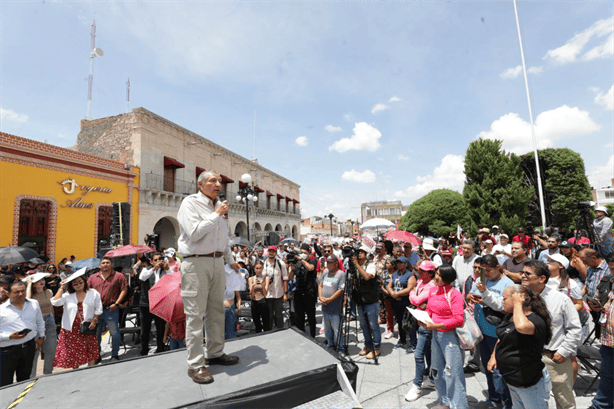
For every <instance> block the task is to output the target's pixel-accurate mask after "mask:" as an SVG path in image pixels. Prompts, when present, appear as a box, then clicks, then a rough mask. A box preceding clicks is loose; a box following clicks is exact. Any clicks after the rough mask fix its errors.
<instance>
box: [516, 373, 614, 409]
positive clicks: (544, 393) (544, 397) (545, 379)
mask: <svg viewBox="0 0 614 409" xmlns="http://www.w3.org/2000/svg"><path fill="white" fill-rule="evenodd" d="M543 374H544V375H543V376H542V378H541V379H540V380H539V382H537V383H536V384H535V385H533V386H529V387H528V388H517V387H515V386H512V385H508V388H509V390H510V395H511V397H512V403H513V404H514V406H513V407H514V409H548V399H550V389H552V384H551V383H550V374H549V373H548V368H544V370H543ZM611 389H612V384H611V383H610V390H611ZM609 407H611V406H609ZM604 408H605V406H604Z"/></svg>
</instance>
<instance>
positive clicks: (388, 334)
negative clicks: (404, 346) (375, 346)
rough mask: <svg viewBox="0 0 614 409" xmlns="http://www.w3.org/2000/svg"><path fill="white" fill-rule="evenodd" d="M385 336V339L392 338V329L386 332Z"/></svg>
mask: <svg viewBox="0 0 614 409" xmlns="http://www.w3.org/2000/svg"><path fill="white" fill-rule="evenodd" d="M384 338H385V339H390V338H392V332H391V331H388V332H386V335H384Z"/></svg>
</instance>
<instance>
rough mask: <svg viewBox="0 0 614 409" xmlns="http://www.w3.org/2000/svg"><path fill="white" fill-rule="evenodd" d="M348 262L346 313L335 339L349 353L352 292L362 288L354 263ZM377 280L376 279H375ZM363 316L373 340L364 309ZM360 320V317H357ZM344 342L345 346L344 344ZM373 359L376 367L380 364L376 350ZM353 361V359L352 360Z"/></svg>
mask: <svg viewBox="0 0 614 409" xmlns="http://www.w3.org/2000/svg"><path fill="white" fill-rule="evenodd" d="M345 261H347V268H346V271H345V290H344V292H343V296H344V300H347V304H345V312H344V314H342V315H341V319H340V320H339V328H338V331H337V337H336V339H335V344H336V345H337V346H338V347H339V349H342V350H344V351H346V353H347V351H348V344H349V342H350V317H351V316H352V300H353V297H352V290H353V289H354V288H355V287H358V286H360V280H357V279H356V275H357V274H358V270H357V268H356V266H355V265H354V262H353V261H352V259H351V258H349V257H348V258H346V259H345V260H344V262H345ZM374 279H375V278H374ZM362 316H363V319H364V322H365V323H366V325H367V331H369V337H370V338H371V340H374V338H373V330H372V329H371V325H369V317H368V315H367V310H366V309H365V308H364V307H363V308H362ZM357 320H358V317H357ZM355 330H356V333H357V334H358V323H356V325H355ZM365 341H366V340H365ZM342 342H343V344H342ZM373 359H374V363H375V365H378V364H379V358H378V356H377V354H376V353H375V348H374V349H373ZM350 360H351V358H350Z"/></svg>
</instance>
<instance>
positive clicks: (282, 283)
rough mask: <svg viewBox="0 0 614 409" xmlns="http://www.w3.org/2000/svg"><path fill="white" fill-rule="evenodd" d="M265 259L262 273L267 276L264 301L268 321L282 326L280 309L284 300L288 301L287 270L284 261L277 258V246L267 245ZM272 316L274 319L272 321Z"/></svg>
mask: <svg viewBox="0 0 614 409" xmlns="http://www.w3.org/2000/svg"><path fill="white" fill-rule="evenodd" d="M267 257H268V258H267V259H266V260H265V262H264V275H265V276H266V277H269V280H270V285H269V291H267V295H266V302H267V306H268V308H269V322H270V323H271V327H272V326H273V323H275V326H276V327H277V328H283V326H284V317H283V316H282V311H283V307H284V302H286V301H288V270H287V269H286V263H284V262H283V261H281V260H279V259H278V258H277V247H275V246H269V248H268V249H267ZM273 316H274V317H275V321H273Z"/></svg>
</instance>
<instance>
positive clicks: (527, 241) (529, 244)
mask: <svg viewBox="0 0 614 409" xmlns="http://www.w3.org/2000/svg"><path fill="white" fill-rule="evenodd" d="M512 241H522V242H524V244H526V245H527V248H528V249H529V250H531V249H532V248H533V240H531V238H530V237H529V236H528V235H526V234H525V235H524V238H523V239H522V240H520V235H519V234H517V235H515V236H514V238H513V239H512Z"/></svg>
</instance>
